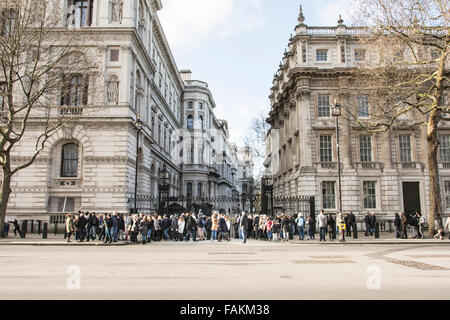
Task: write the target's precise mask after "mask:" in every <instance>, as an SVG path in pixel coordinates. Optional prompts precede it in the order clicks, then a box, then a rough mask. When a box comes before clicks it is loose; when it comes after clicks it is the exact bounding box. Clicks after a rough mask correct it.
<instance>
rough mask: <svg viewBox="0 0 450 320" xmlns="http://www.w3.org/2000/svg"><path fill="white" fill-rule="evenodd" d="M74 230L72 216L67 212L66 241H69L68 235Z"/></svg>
mask: <svg viewBox="0 0 450 320" xmlns="http://www.w3.org/2000/svg"><path fill="white" fill-rule="evenodd" d="M74 231H75V226H74V224H73V218H72V215H71V214H68V215H67V217H66V241H67V242H71V241H70V237H71V236H72V233H73V232H74Z"/></svg>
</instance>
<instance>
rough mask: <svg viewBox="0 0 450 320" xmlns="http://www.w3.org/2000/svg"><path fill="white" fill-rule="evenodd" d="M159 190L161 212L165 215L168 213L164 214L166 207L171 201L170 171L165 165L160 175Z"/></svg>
mask: <svg viewBox="0 0 450 320" xmlns="http://www.w3.org/2000/svg"><path fill="white" fill-rule="evenodd" d="M158 189H159V212H160V213H162V214H164V213H167V212H164V208H165V207H166V206H165V203H166V201H168V199H169V191H170V184H169V170H167V166H166V164H165V163H164V165H163V168H162V170H161V173H160V177H159V185H158ZM167 209H168V208H167Z"/></svg>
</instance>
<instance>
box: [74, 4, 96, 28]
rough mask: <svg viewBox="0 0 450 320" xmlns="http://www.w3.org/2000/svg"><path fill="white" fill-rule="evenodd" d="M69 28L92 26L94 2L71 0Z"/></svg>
mask: <svg viewBox="0 0 450 320" xmlns="http://www.w3.org/2000/svg"><path fill="white" fill-rule="evenodd" d="M67 4H68V7H67V26H73V27H88V26H90V25H91V24H92V13H93V7H94V1H93V0H69V1H68V3H67Z"/></svg>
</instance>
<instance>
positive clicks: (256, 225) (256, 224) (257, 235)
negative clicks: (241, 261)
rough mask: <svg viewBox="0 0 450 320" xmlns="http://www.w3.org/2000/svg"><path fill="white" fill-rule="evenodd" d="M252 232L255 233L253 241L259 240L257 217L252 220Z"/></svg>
mask: <svg viewBox="0 0 450 320" xmlns="http://www.w3.org/2000/svg"><path fill="white" fill-rule="evenodd" d="M253 232H254V233H255V239H256V240H258V239H259V216H255V217H254V218H253Z"/></svg>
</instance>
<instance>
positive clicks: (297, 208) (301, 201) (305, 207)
mask: <svg viewBox="0 0 450 320" xmlns="http://www.w3.org/2000/svg"><path fill="white" fill-rule="evenodd" d="M273 203H274V211H275V213H281V212H284V213H287V214H292V215H294V214H298V213H300V212H301V213H303V214H304V215H308V214H313V215H315V211H316V210H315V197H312V196H295V197H275V198H274V199H273Z"/></svg>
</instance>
